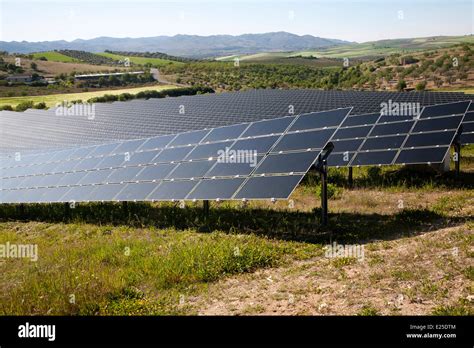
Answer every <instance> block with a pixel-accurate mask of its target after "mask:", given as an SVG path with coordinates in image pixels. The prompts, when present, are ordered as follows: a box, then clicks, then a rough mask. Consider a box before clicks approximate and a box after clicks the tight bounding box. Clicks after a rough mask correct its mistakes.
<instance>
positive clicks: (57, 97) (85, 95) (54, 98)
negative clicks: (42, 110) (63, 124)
mask: <svg viewBox="0 0 474 348" xmlns="http://www.w3.org/2000/svg"><path fill="white" fill-rule="evenodd" d="M170 88H176V86H173V85H154V86H146V87H135V88H124V89H111V90H101V91H95V92H81V93H65V94H51V95H41V96H39V95H38V96H26V97H11V98H9V97H7V98H0V106H3V105H11V106H13V107H14V106H16V105H18V104H20V103H22V102H25V101H33V102H34V103H35V104H36V103H40V102H44V103H46V106H47V107H53V106H55V105H56V104H57V103H61V102H63V101H65V100H67V101H73V100H78V99H80V100H83V101H87V100H88V99H90V98H94V97H101V96H103V95H105V94H112V95H118V94H122V93H131V94H136V93H138V92H141V91H149V90H156V91H162V90H165V89H170Z"/></svg>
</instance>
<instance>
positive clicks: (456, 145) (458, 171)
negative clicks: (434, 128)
mask: <svg viewBox="0 0 474 348" xmlns="http://www.w3.org/2000/svg"><path fill="white" fill-rule="evenodd" d="M454 156H455V161H454V166H455V170H456V178H459V175H460V174H461V143H460V142H458V141H457V142H455V143H454Z"/></svg>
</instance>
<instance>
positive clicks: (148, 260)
mask: <svg viewBox="0 0 474 348" xmlns="http://www.w3.org/2000/svg"><path fill="white" fill-rule="evenodd" d="M7 241H9V242H10V243H24V244H26V243H28V244H37V245H38V254H39V258H38V262H31V261H29V260H24V259H6V260H5V261H4V262H3V263H0V268H1V269H2V272H1V274H0V280H1V282H0V288H1V291H0V314H2V315H5V314H24V315H29V314H51V315H61V314H66V315H71V314H72V315H75V314H79V315H90V314H95V315H106V314H112V315H120V314H122V315H130V314H155V315H156V314H179V313H181V312H185V311H186V310H185V306H180V298H181V299H182V298H183V297H184V298H186V297H187V296H192V295H193V294H195V293H199V291H202V289H205V287H204V288H203V286H205V284H206V283H209V282H214V281H216V280H218V279H221V278H223V277H227V276H230V275H232V274H237V273H245V272H251V271H254V270H256V269H258V268H262V267H270V266H276V265H278V264H281V263H282V262H285V259H286V258H287V257H288V256H289V255H293V256H295V255H297V254H298V252H299V251H301V250H302V249H304V250H306V251H308V252H311V251H312V250H314V251H315V250H317V248H316V247H315V246H308V245H305V244H303V243H297V242H283V243H282V242H278V243H277V242H275V241H272V240H270V239H267V238H264V237H257V236H246V235H227V234H223V233H219V232H216V233H212V234H199V233H197V232H196V231H195V230H185V231H176V230H174V229H164V230H157V229H134V228H130V227H114V226H95V225H88V224H48V223H33V222H30V223H22V224H18V223H2V224H0V243H6V242H7ZM71 298H73V299H74V301H73V303H71ZM181 302H183V301H182V300H181ZM184 302H186V300H184Z"/></svg>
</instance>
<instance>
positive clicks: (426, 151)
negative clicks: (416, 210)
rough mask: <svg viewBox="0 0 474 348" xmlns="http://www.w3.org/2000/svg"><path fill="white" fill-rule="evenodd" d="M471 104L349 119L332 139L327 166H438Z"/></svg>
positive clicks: (456, 104) (432, 107)
mask: <svg viewBox="0 0 474 348" xmlns="http://www.w3.org/2000/svg"><path fill="white" fill-rule="evenodd" d="M472 104H473V103H471V102H470V101H463V102H457V103H448V104H441V105H434V106H427V107H425V108H424V109H423V110H422V111H421V113H420V115H419V116H417V117H413V116H408V115H407V116H393V115H384V114H381V113H372V114H366V115H358V116H350V117H348V118H347V119H346V121H344V123H343V124H341V127H340V128H339V129H338V130H337V132H336V133H335V134H334V136H333V144H334V151H333V152H332V153H331V155H330V156H329V158H328V165H329V166H363V165H390V164H421V163H428V164H430V163H442V162H443V161H444V159H445V157H446V155H447V153H448V151H449V147H450V146H451V144H452V143H453V140H454V138H455V136H456V134H457V133H458V131H459V129H460V127H461V123H463V120H464V119H465V118H466V117H468V116H469V117H472V114H473V112H472V111H468V110H472V107H473V106H472ZM470 124H472V122H468V123H464V124H463V126H462V127H463V128H467V127H468V126H469V125H470ZM468 129H469V128H468ZM462 134H463V135H465V134H464V133H462ZM467 136H468V137H469V136H470V135H469V134H467Z"/></svg>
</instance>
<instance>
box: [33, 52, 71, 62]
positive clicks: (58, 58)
mask: <svg viewBox="0 0 474 348" xmlns="http://www.w3.org/2000/svg"><path fill="white" fill-rule="evenodd" d="M31 55H32V56H33V58H35V59H39V60H44V61H46V60H47V61H53V62H63V63H73V62H80V60H79V59H76V58H73V57H70V56H67V55H64V54H62V53H59V52H57V51H49V52H36V53H32V54H31Z"/></svg>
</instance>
